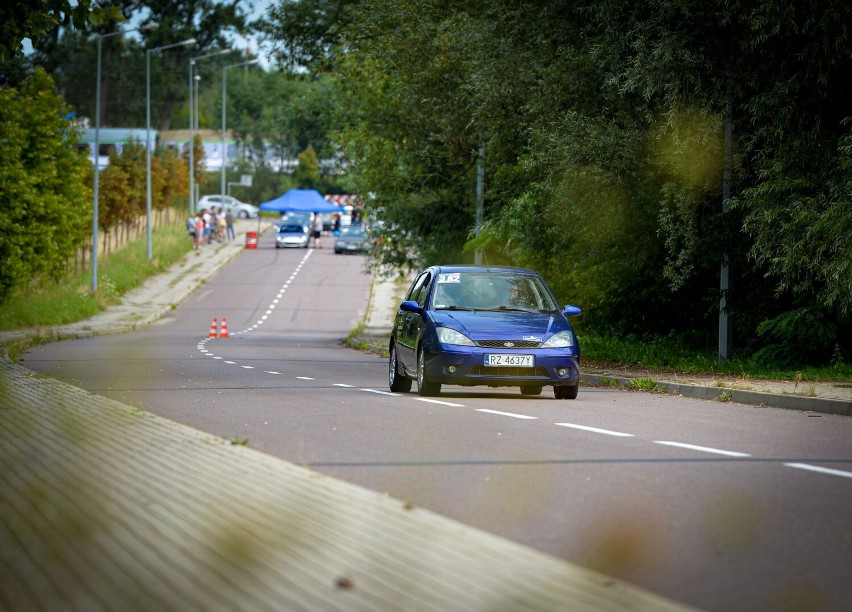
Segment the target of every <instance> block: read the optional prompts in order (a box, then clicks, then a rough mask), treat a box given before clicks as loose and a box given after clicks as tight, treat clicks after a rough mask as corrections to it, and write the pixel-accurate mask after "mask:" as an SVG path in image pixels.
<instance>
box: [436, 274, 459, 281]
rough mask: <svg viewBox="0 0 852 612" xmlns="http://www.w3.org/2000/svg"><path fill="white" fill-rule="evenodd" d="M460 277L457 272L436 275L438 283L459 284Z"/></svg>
mask: <svg viewBox="0 0 852 612" xmlns="http://www.w3.org/2000/svg"><path fill="white" fill-rule="evenodd" d="M460 282H461V275H460V274H459V273H458V272H453V273H452V274H439V275H438V283H439V284H440V283H460Z"/></svg>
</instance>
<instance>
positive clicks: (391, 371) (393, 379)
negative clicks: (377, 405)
mask: <svg viewBox="0 0 852 612" xmlns="http://www.w3.org/2000/svg"><path fill="white" fill-rule="evenodd" d="M388 387H389V388H390V390H391V391H394V392H400V393H407V392H409V391H411V379H410V378H408V377H407V376H405V375H403V374H400V373H399V363H397V358H396V346H395V345H391V348H390V356H389V357H388Z"/></svg>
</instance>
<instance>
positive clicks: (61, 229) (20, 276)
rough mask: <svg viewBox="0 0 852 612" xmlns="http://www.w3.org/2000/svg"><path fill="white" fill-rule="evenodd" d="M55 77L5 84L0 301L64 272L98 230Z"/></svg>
mask: <svg viewBox="0 0 852 612" xmlns="http://www.w3.org/2000/svg"><path fill="white" fill-rule="evenodd" d="M67 112H68V107H67V106H66V105H65V104H64V103H63V102H62V100H61V99H60V98H59V97H58V96H57V95H56V93H55V92H54V83H53V81H52V79H51V78H50V77H49V76H48V75H47V74H46V73H45V72H43V71H41V70H36V72H35V73H34V74H33V75H32V76H31V77H30V78H28V79H27V80H26V81H25V82H24V83H23V84H22V86H21V87H20V89H14V88H10V87H4V88H0V133H2V134H3V138H2V140H0V143H2V144H0V177H2V180H0V261H2V262H3V265H2V266H0V301H2V300H3V299H5V298H6V297H8V295H9V292H10V291H11V290H12V289H13V288H15V287H18V286H22V285H24V284H26V283H27V282H30V281H31V280H33V279H34V278H38V277H43V278H52V279H56V278H59V277H60V276H61V275H62V274H63V273H64V272H65V264H66V262H67V261H68V258H69V257H71V256H72V255H73V253H74V250H75V249H77V248H78V247H79V246H81V245H82V244H84V243H85V240H86V236H87V230H90V229H91V218H92V199H91V191H90V190H89V189H88V188H87V187H86V177H87V175H88V174H90V167H89V163H88V161H87V160H86V158H85V156H81V155H79V154H78V153H77V148H76V145H77V142H78V138H79V133H78V132H77V130H76V129H75V128H74V126H73V124H71V123H70V122H69V121H68V120H67V119H64V116H65V115H66V114H67Z"/></svg>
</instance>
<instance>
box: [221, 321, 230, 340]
mask: <svg viewBox="0 0 852 612" xmlns="http://www.w3.org/2000/svg"><path fill="white" fill-rule="evenodd" d="M219 337H220V338H230V337H231V336H229V335H228V319H226V318H225V317H222V331H220V332H219Z"/></svg>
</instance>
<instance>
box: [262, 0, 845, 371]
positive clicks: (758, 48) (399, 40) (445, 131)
mask: <svg viewBox="0 0 852 612" xmlns="http://www.w3.org/2000/svg"><path fill="white" fill-rule="evenodd" d="M275 11H276V13H275V15H276V16H277V21H276V29H275V31H274V33H273V32H272V30H270V34H271V35H274V36H276V37H277V38H278V41H279V45H280V47H281V48H283V49H291V50H292V49H298V50H299V53H293V54H291V55H290V56H289V57H290V59H291V61H293V63H299V64H301V65H303V66H306V67H308V68H314V69H315V68H317V67H320V68H322V69H323V70H325V71H327V72H328V73H329V74H330V75H332V76H333V78H334V80H335V84H336V95H335V99H336V101H337V103H338V104H337V106H336V108H337V113H338V115H337V119H338V120H337V123H338V125H339V126H340V129H339V132H338V134H337V136H338V139H339V142H340V143H341V145H342V147H343V150H344V151H345V153H346V154H347V156H348V159H349V160H350V166H349V167H350V170H351V172H352V175H353V179H354V181H355V182H356V184H357V185H358V190H359V191H360V192H361V193H365V194H367V193H368V194H370V198H369V199H368V213H369V214H372V215H373V217H374V218H376V217H377V218H380V219H381V220H382V221H383V222H384V223H385V228H386V229H387V231H388V232H389V237H390V238H392V239H389V240H385V241H383V243H382V249H381V250H380V251H379V253H378V257H379V258H380V259H381V260H382V261H385V262H389V263H395V264H400V265H402V264H410V265H414V266H419V265H422V264H424V263H436V262H440V261H445V262H446V261H452V260H457V259H460V258H470V257H471V251H472V250H473V249H474V248H477V249H481V250H484V253H485V256H486V258H487V260H488V261H489V262H491V263H520V264H526V265H530V266H533V267H536V268H537V269H539V270H540V271H541V272H543V273H544V274H545V275H546V276H547V277H548V278H549V279H550V280H551V282H552V283H553V284H554V286H556V287H557V290H558V292H559V293H560V294H561V295H563V296H569V297H570V299H571V301H575V302H578V303H580V304H581V305H583V306H584V308H585V310H586V313H587V316H586V317H584V321H583V325H587V326H590V327H595V328H596V329H598V330H601V331H603V330H611V331H617V332H619V333H635V334H638V335H642V334H648V333H657V334H664V335H665V334H667V333H670V332H676V333H681V334H688V335H692V336H694V337H696V338H697V339H698V340H699V341H701V342H704V343H706V344H708V345H710V344H711V343H712V342H713V341H714V340H715V336H716V323H717V317H718V300H719V276H718V275H719V267H720V262H721V260H722V257H723V255H725V256H727V257H728V259H729V261H730V263H731V267H732V269H733V270H734V272H735V279H736V283H735V288H734V292H733V293H732V294H731V295H729V296H728V298H729V304H730V305H732V307H733V308H734V310H735V311H736V316H735V319H734V320H735V322H736V323H737V325H738V333H737V337H738V338H743V339H744V341H740V346H748V348H750V349H757V348H759V347H760V346H761V342H763V343H765V341H766V339H767V338H769V335H768V334H764V335H763V336H762V337H759V335H758V334H757V333H756V330H757V328H758V326H759V325H760V324H761V322H764V321H772V320H774V319H776V318H778V317H782V318H781V319H779V321H787V320H790V319H789V316H788V317H787V318H784V317H785V316H786V315H785V313H791V312H797V311H799V310H800V309H801V308H808V309H809V310H808V312H818V313H820V314H821V316H823V317H825V318H826V319H827V320H828V322H829V323H831V322H832V321H833V322H834V323H831V324H826V325H824V326H823V329H826V330H835V331H836V337H837V339H838V340H841V341H842V340H843V338H844V337H845V336H844V334H848V330H849V328H850V314H852V274H850V271H852V270H850V266H852V263H851V262H852V260H850V253H852V248H850V236H852V232H850V223H852V206H850V172H849V170H850V160H849V153H850V142H852V140H850V131H849V125H850V123H849V121H850V119H849V115H850V113H849V106H848V102H847V101H848V99H849V88H850V85H849V83H850V81H849V79H848V78H847V76H845V75H848V74H849V73H850V72H852V71H850V68H852V66H850V63H852V62H850V54H852V47H851V46H850V45H849V44H848V40H849V32H848V28H849V24H850V22H852V21H850V19H849V17H850V11H852V8H850V6H849V5H848V3H845V2H842V1H841V0H831V1H829V2H815V1H809V2H794V1H793V0H785V1H783V2H774V1H773V2H770V1H769V0H743V1H737V2H730V1H728V0H715V1H711V2H706V1H704V0H687V1H684V2H676V3H672V2H668V1H667V0H643V1H642V2H631V3H624V2H621V1H619V0H595V1H588V2H569V1H568V0H564V1H557V2H548V3H528V2H522V1H520V0H483V1H478V2H445V1H442V0H418V1H415V0H399V1H395V2H387V1H386V0H362V1H361V2H357V3H350V2H342V1H341V2H327V1H326V0H303V1H302V2H298V3H294V2H289V1H282V2H280V3H278V5H277V6H276V9H275ZM270 14H272V13H270ZM305 14H310V15H311V16H312V17H313V18H314V21H312V22H311V27H310V29H309V31H302V32H297V31H296V29H297V28H296V19H297V18H298V16H299V15H305ZM335 16H337V17H335ZM335 18H337V19H338V20H337V21H334V19H335ZM310 35H313V36H314V38H313V40H312V41H307V40H306V37H308V36H310ZM726 123H727V125H729V126H730V128H731V134H732V137H731V142H730V147H731V151H732V156H731V158H730V165H729V166H728V171H729V172H730V174H731V177H732V179H731V182H730V186H731V196H732V200H731V204H732V206H731V208H730V210H728V211H727V212H725V211H724V210H723V205H722V204H723V203H722V178H723V171H724V170H725V167H724V161H725V156H724V131H725V126H726ZM480 144H482V145H484V149H485V165H486V177H487V178H486V182H487V189H486V200H485V211H486V227H485V231H484V232H483V233H482V234H481V235H480V236H479V237H478V238H476V239H472V233H473V225H474V207H475V188H474V185H475V168H476V164H477V150H478V148H479V145H480ZM796 320H810V319H802V318H799V319H796ZM835 323H836V325H835ZM780 327H783V326H782V325H781V324H780V323H779V325H778V326H774V327H773V326H772V325H768V324H767V325H764V326H763V327H762V328H761V329H770V328H771V329H778V328H780ZM844 330H845V331H844ZM845 341H847V342H848V338H847V339H846V340H845ZM822 344H824V345H827V344H828V343H822ZM814 358H817V357H814Z"/></svg>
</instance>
